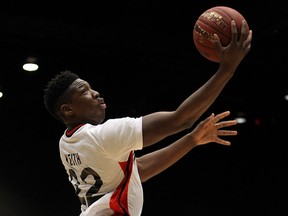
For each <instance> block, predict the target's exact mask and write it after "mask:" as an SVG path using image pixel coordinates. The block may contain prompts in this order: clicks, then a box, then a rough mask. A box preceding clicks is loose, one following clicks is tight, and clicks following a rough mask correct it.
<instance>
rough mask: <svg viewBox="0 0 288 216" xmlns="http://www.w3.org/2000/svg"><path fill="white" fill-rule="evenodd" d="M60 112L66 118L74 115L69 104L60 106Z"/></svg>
mask: <svg viewBox="0 0 288 216" xmlns="http://www.w3.org/2000/svg"><path fill="white" fill-rule="evenodd" d="M60 111H61V113H62V114H63V115H64V116H70V115H72V114H73V110H72V108H71V106H69V105H68V104H62V105H61V106H60Z"/></svg>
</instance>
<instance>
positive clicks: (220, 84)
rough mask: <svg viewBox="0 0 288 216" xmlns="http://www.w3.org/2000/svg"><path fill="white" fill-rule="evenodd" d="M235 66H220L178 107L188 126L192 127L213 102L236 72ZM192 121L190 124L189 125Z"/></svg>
mask: <svg viewBox="0 0 288 216" xmlns="http://www.w3.org/2000/svg"><path fill="white" fill-rule="evenodd" d="M234 71H235V69H234V67H229V68H228V67H225V69H224V67H219V70H218V71H217V72H216V73H215V74H214V75H213V76H212V77H211V78H210V79H209V80H208V81H207V82H206V83H205V84H204V85H202V86H201V87H200V88H199V89H198V90H197V91H195V92H194V93H193V94H192V95H191V96H190V97H188V98H187V99H186V100H185V101H184V102H183V103H182V104H181V105H180V106H179V108H178V109H177V112H179V113H180V115H181V116H182V118H183V119H185V118H186V121H189V122H187V126H188V127H191V126H192V125H193V124H194V123H195V122H196V121H197V120H198V119H199V118H200V117H201V116H202V114H203V113H204V112H206V111H207V109H208V108H209V107H210V106H211V105H212V104H213V102H214V101H215V100H216V98H217V97H218V96H219V94H220V93H221V91H222V90H223V89H224V87H225V86H226V84H227V83H228V82H229V80H230V79H231V78H232V76H233V74H234ZM189 123H190V125H189Z"/></svg>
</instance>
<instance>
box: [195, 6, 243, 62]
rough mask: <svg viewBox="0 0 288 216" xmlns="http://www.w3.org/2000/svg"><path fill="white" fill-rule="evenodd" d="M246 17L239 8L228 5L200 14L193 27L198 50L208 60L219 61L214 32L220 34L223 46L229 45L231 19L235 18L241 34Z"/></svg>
mask: <svg viewBox="0 0 288 216" xmlns="http://www.w3.org/2000/svg"><path fill="white" fill-rule="evenodd" d="M244 19H245V18H244V17H243V15H242V14H241V13H239V12H238V11H237V10H235V9H233V8H230V7H226V6H216V7H212V8H210V9H208V10H206V11H205V12H204V13H202V14H201V15H200V16H199V18H198V19H197V21H196V22H195V25H194V29H193V40H194V44H195V46H196V48H197V50H198V51H199V52H200V53H201V54H202V55H203V56H204V57H205V58H207V59H208V60H210V61H213V62H219V58H218V55H217V53H216V50H215V46H214V34H217V35H218V37H219V38H220V41H221V44H222V45H223V46H227V45H228V44H229V43H230V41H231V21H232V20H235V22H236V26H237V30H238V35H239V33H240V32H241V24H242V20H244ZM246 22H247V21H246Z"/></svg>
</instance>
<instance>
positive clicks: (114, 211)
mask: <svg viewBox="0 0 288 216" xmlns="http://www.w3.org/2000/svg"><path fill="white" fill-rule="evenodd" d="M231 24H232V27H231V31H232V35H233V38H232V41H231V43H230V44H229V45H228V46H227V47H222V45H221V43H220V41H219V38H218V37H217V36H216V41H215V45H216V47H217V50H218V53H219V56H220V58H221V62H220V63H219V69H218V70H217V71H216V72H215V74H214V75H213V76H212V77H211V78H210V79H209V80H208V81H207V82H206V83H205V84H204V85H202V86H201V87H200V88H199V89H198V90H197V91H195V92H194V93H192V94H191V95H190V96H189V97H188V98H187V99H186V100H184V101H183V102H182V103H181V104H179V106H178V107H177V109H176V110H173V111H159V112H155V113H151V114H148V115H145V116H141V117H123V118H116V119H107V120H106V121H105V109H106V104H105V102H104V99H103V98H102V97H101V96H100V93H99V92H97V91H95V90H93V89H92V87H91V86H90V85H89V83H88V82H87V81H85V80H83V79H81V78H80V77H79V76H78V75H77V74H75V73H72V72H70V71H63V72H61V73H59V74H57V75H56V76H55V77H54V78H52V79H51V80H50V81H49V82H48V83H47V86H46V88H45V90H44V103H45V106H46V108H47V110H48V111H49V113H50V114H51V115H52V116H54V117H55V118H56V119H57V120H59V121H61V122H63V123H64V124H65V125H66V127H67V129H66V130H65V132H64V134H63V136H62V137H61V138H60V141H59V150H60V157H61V160H62V163H63V165H64V167H65V169H66V172H67V174H68V177H69V180H70V182H71V183H72V185H73V186H74V188H75V192H76V194H77V196H78V197H79V200H80V203H81V216H96V215H97V216H99V215H101V216H103V215H126V216H140V215H141V212H142V208H143V191H142V184H141V182H145V181H147V180H148V179H150V178H152V177H153V176H155V175H157V174H159V173H161V172H162V171H163V170H165V169H167V168H168V167H170V166H171V165H173V164H174V163H175V162H177V161H178V160H179V159H180V158H182V157H183V156H184V155H185V154H186V153H187V152H189V151H190V150H191V149H192V148H194V147H195V146H199V145H202V144H207V143H211V142H215V143H218V144H222V145H230V142H229V141H227V140H223V139H221V138H220V137H219V136H233V135H236V134H237V131H234V130H225V129H223V128H224V127H229V126H232V125H235V124H236V121H235V120H230V121H222V119H223V118H225V117H227V116H228V115H229V114H230V112H229V111H226V112H223V113H220V114H217V115H214V114H211V116H209V117H208V118H206V119H204V120H203V121H202V122H200V123H199V124H198V125H197V126H196V127H195V128H194V130H192V131H191V132H190V133H187V134H186V135H185V136H184V137H182V138H181V139H179V140H177V141H176V142H174V143H172V144H170V145H168V146H167V147H165V148H162V149H159V150H157V151H154V152H151V153H149V154H146V155H143V156H141V157H139V158H137V157H136V156H135V151H136V150H141V149H143V148H145V147H147V146H150V145H153V144H156V143H158V142H159V141H161V140H163V139H164V138H166V137H168V136H171V135H173V134H176V133H178V132H181V131H183V130H185V129H190V128H192V126H193V125H194V123H195V122H196V121H197V120H198V119H199V118H200V117H201V116H202V114H203V113H204V112H205V111H206V110H207V109H208V108H209V107H210V106H211V104H212V103H213V102H214V101H215V99H216V98H217V97H218V95H219V94H220V92H221V91H222V90H223V88H224V87H225V85H226V84H227V83H228V81H229V80H230V79H231V78H232V77H233V74H234V73H235V71H236V69H237V67H238V65H239V64H240V62H241V61H242V60H243V58H244V57H245V56H246V54H247V53H248V52H249V51H250V47H251V41H252V31H251V30H250V31H248V26H247V24H246V23H245V21H243V25H242V29H241V32H240V33H239V34H240V38H239V40H237V37H238V33H237V28H236V26H235V23H234V22H233V21H232V22H231ZM172 100H173V98H172ZM123 103H127V101H125V100H124V99H123Z"/></svg>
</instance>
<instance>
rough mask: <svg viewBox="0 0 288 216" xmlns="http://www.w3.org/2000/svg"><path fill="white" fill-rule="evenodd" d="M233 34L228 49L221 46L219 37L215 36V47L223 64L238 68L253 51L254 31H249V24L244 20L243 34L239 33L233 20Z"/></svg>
mask: <svg viewBox="0 0 288 216" xmlns="http://www.w3.org/2000/svg"><path fill="white" fill-rule="evenodd" d="M231 34H232V38H231V42H230V44H229V45H228V46H226V47H223V46H222V45H221V42H220V39H219V37H218V35H215V47H216V50H217V53H218V56H219V57H220V63H221V64H224V65H233V66H234V67H237V66H238V65H239V64H240V62H241V61H242V60H243V58H244V57H245V56H246V55H247V53H248V52H249V51H250V49H251V42H252V30H249V27H248V24H247V22H246V21H245V20H243V21H242V26H241V32H237V27H236V23H235V21H234V20H232V21H231Z"/></svg>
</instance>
